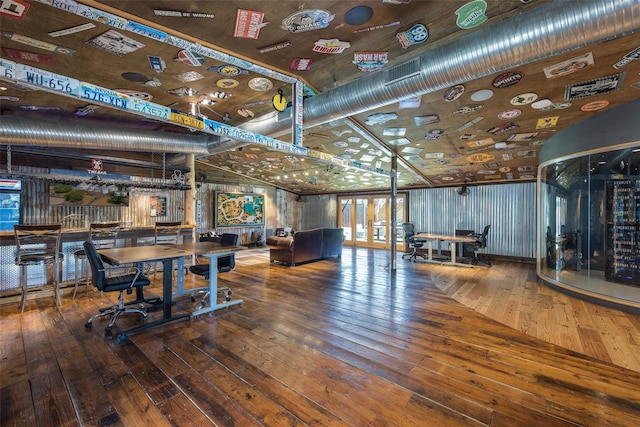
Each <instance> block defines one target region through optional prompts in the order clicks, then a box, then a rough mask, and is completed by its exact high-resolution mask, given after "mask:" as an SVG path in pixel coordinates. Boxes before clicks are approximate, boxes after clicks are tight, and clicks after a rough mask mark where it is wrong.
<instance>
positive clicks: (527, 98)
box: [509, 92, 538, 105]
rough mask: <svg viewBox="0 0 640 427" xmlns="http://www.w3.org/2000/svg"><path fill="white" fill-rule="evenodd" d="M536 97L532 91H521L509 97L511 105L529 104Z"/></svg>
mask: <svg viewBox="0 0 640 427" xmlns="http://www.w3.org/2000/svg"><path fill="white" fill-rule="evenodd" d="M536 99H538V94H536V93H533V92H527V93H521V94H520V95H516V96H514V97H513V98H511V101H509V102H510V103H511V105H529V104H531V103H532V102H533V101H535V100H536Z"/></svg>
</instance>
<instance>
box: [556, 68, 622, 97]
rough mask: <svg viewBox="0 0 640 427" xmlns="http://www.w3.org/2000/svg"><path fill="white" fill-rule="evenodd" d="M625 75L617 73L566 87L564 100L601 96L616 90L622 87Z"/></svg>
mask: <svg viewBox="0 0 640 427" xmlns="http://www.w3.org/2000/svg"><path fill="white" fill-rule="evenodd" d="M625 74H626V73H618V74H613V75H610V76H604V77H598V78H597V79H592V80H587V81H584V82H579V83H572V84H570V85H567V86H566V88H565V92H564V100H565V101H572V100H574V99H580V98H586V97H588V96H594V95H602V94H603V93H607V92H612V91H614V90H618V89H620V88H621V87H622V82H623V81H624V76H625Z"/></svg>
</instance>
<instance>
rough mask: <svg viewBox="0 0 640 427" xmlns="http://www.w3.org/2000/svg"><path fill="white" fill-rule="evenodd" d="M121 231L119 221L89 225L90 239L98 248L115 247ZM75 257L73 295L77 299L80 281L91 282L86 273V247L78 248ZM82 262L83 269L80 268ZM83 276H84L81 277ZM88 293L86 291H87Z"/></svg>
mask: <svg viewBox="0 0 640 427" xmlns="http://www.w3.org/2000/svg"><path fill="white" fill-rule="evenodd" d="M119 232H120V224H119V223H117V222H106V223H98V222H94V223H91V224H90V225H89V236H88V241H89V242H93V244H94V245H95V246H96V249H103V248H115V247H116V241H117V240H118V233H119ZM73 258H74V260H75V279H76V284H75V287H74V288H73V297H72V299H73V300H75V299H76V292H78V285H79V284H80V281H81V280H82V281H85V282H86V284H87V285H88V284H89V283H90V279H89V277H88V275H87V274H84V273H85V266H86V263H85V261H86V259H87V254H86V253H85V251H84V247H83V248H82V249H78V250H77V251H75V252H74V253H73ZM80 263H82V269H81V271H80V270H79V269H78V267H79V266H80ZM81 272H82V274H81ZM80 276H82V277H80ZM88 290H89V286H87V287H86V291H87V292H88ZM85 294H86V292H85Z"/></svg>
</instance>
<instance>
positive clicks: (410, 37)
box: [396, 24, 429, 49]
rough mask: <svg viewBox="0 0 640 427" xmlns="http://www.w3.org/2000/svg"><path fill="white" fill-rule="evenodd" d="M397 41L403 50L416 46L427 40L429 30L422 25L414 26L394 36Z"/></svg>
mask: <svg viewBox="0 0 640 427" xmlns="http://www.w3.org/2000/svg"><path fill="white" fill-rule="evenodd" d="M396 37H397V38H398V41H399V42H400V45H401V46H402V48H403V49H406V48H408V47H409V46H411V45H412V44H418V43H422V42H424V41H426V40H427V39H428V38H429V30H427V27H425V26H424V25H422V24H416V25H414V26H413V27H411V28H409V29H408V30H407V31H403V32H401V33H398V34H396Z"/></svg>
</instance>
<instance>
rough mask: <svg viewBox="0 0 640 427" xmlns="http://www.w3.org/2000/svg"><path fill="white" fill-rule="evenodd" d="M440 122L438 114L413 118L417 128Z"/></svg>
mask: <svg viewBox="0 0 640 427" xmlns="http://www.w3.org/2000/svg"><path fill="white" fill-rule="evenodd" d="M439 121H440V116H438V115H437V114H428V115H426V116H417V117H414V118H413V122H414V123H415V124H416V126H424V125H429V124H432V123H438V122H439Z"/></svg>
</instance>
